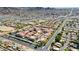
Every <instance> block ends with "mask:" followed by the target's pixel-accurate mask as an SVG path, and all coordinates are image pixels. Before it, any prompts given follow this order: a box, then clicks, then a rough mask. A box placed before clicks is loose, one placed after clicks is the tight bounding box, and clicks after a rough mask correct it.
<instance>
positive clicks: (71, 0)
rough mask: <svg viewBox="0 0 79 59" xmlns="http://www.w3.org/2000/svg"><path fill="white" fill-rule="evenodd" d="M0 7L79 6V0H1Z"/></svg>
mask: <svg viewBox="0 0 79 59" xmlns="http://www.w3.org/2000/svg"><path fill="white" fill-rule="evenodd" d="M0 7H79V0H0Z"/></svg>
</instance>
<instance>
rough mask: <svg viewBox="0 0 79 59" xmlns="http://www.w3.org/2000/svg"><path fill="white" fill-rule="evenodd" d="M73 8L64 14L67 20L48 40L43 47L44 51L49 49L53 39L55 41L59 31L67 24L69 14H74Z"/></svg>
mask: <svg viewBox="0 0 79 59" xmlns="http://www.w3.org/2000/svg"><path fill="white" fill-rule="evenodd" d="M72 10H73V9H72ZM72 10H71V12H70V14H69V15H66V16H64V17H65V20H64V21H63V23H62V24H61V25H60V27H59V28H58V29H57V30H56V31H55V33H54V34H53V36H52V37H51V38H50V39H49V41H48V42H47V44H46V45H45V46H44V47H43V48H42V50H43V51H48V48H49V46H50V45H51V44H52V42H53V41H55V37H56V36H57V34H58V33H60V32H61V30H62V27H63V26H64V25H65V23H66V21H68V18H69V16H70V15H72ZM67 43H68V42H67Z"/></svg>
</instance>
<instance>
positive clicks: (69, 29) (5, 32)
mask: <svg viewBox="0 0 79 59" xmlns="http://www.w3.org/2000/svg"><path fill="white" fill-rule="evenodd" d="M0 51H79V8H50V7H47V8H46V7H45V8H44V7H0Z"/></svg>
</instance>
